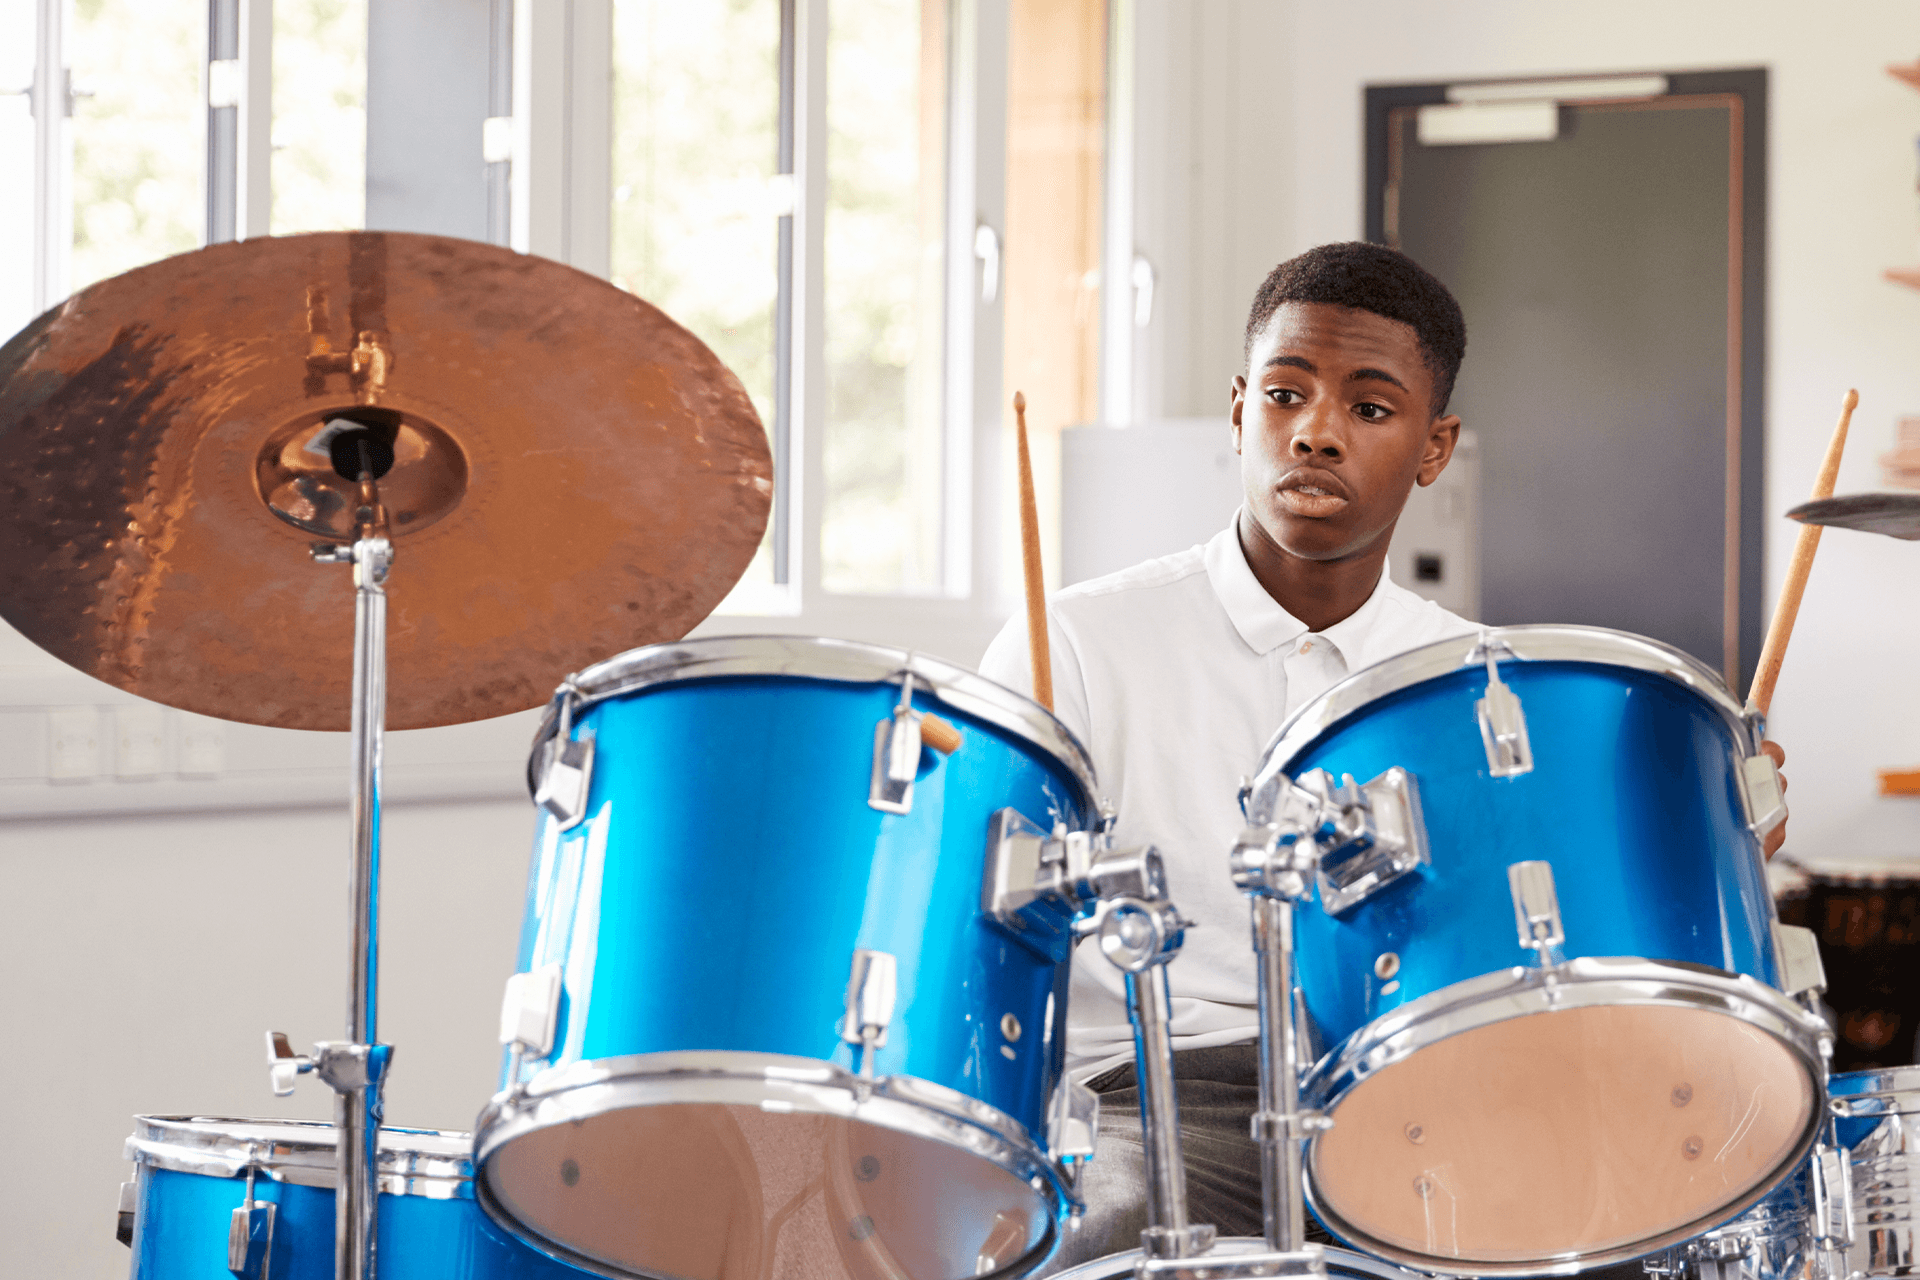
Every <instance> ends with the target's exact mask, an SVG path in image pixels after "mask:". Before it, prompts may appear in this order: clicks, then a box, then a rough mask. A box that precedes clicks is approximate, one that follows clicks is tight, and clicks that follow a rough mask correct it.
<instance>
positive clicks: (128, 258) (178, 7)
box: [67, 0, 206, 293]
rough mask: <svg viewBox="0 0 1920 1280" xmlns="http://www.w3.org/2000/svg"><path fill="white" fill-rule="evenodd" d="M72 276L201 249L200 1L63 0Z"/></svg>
mask: <svg viewBox="0 0 1920 1280" xmlns="http://www.w3.org/2000/svg"><path fill="white" fill-rule="evenodd" d="M70 12H71V13H72V15H73V25H72V27H70V28H69V29H68V33H67V65H68V66H69V67H71V68H72V70H73V86H74V90H75V92H76V93H78V94H83V95H90V96H83V97H80V98H79V99H78V101H76V102H75V103H74V109H73V122H72V123H73V133H72V136H73V268H72V276H71V278H70V281H69V286H70V287H71V288H72V289H73V290H74V292H76V293H77V292H79V291H80V290H81V289H84V288H86V287H87V286H88V285H90V284H93V283H94V282H96V281H99V280H104V279H106V278H107V277H108V276H115V275H119V274H120V273H121V272H122V271H128V270H131V269H132V268H134V267H138V266H142V265H144V264H146V263H149V262H152V261H154V260H155V259H157V258H164V257H167V256H168V255H170V254H175V253H183V252H185V251H186V250H188V249H193V248H197V247H198V246H199V244H200V233H201V223H202V222H203V220H204V198H203V196H202V194H201V187H200V169H201V165H202V162H203V157H204V156H205V153H206V133H205V125H204V124H203V115H202V111H201V106H200V73H201V64H202V62H203V61H204V60H205V56H206V50H205V41H206V6H205V5H204V4H192V3H183V2H182V0H172V2H171V3H165V4H157V3H152V2H151V0H73V7H72V9H71V10H70Z"/></svg>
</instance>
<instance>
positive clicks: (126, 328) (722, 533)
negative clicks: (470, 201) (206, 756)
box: [0, 232, 772, 729]
mask: <svg viewBox="0 0 1920 1280" xmlns="http://www.w3.org/2000/svg"><path fill="white" fill-rule="evenodd" d="M343 446H345V448H344V452H346V453H348V454H351V455H353V456H352V457H349V458H347V459H340V458H339V457H338V455H339V454H340V453H342V452H343ZM363 448H364V449H366V450H367V451H368V456H369V457H370V459H371V461H372V463H373V466H374V469H375V472H376V474H378V487H379V497H380V500H381V503H382V505H383V506H384V507H385V509H386V512H387V516H388V522H389V527H390V529H391V534H392V537H393V539H394V548H395V549H394V561H393V569H392V572H391V575H390V577H389V578H388V582H387V590H388V594H389V598H390V603H389V611H390V613H389V621H388V672H389V675H388V691H389V693H388V711H387V723H388V725H389V727H391V728H395V729H407V728H421V727H426V726H430V725H444V724H457V723H463V722H466V721H470V720H478V719H483V718H486V717H489V716H496V715H502V714H505V713H507V712H511V711H518V710H523V709H525V708H528V707H532V706H536V705H538V704H540V703H542V702H544V701H545V700H546V699H547V697H548V695H549V694H550V693H551V691H552V689H553V687H554V685H555V684H557V683H558V682H559V680H560V679H561V678H562V677H563V676H564V675H565V674H566V673H567V672H569V671H574V670H577V669H579V668H580V667H582V666H585V665H587V664H589V663H591V662H594V661H598V660H600V659H602V658H606V657H609V656H611V655H612V654H615V653H618V652H621V651H623V650H626V649H630V648H633V647H636V646H639V645H643V644H651V643H657V642H660V641H666V640H674V639H678V638H680V637H681V636H683V635H685V634H686V633H687V631H689V630H690V629H691V628H692V627H693V626H694V625H695V624H696V623H698V622H699V621H700V620H701V619H703V618H705V617H706V616H707V614H708V613H710V612H711V611H712V609H713V607H714V606H715V605H716V604H718V603H719V601H720V600H721V599H722V598H723V597H724V596H725V594H726V593H727V591H728V590H729V589H730V588H731V587H732V585H733V584H734V583H735V582H736V581H737V580H738V579H739V577H740V575H741V574H742V572H743V571H744V570H745V569H746V567H747V565H748V563H749V562H750V561H751V559H752V557H753V554H754V551H755V549H756V548H757V547H758V545H759V543H760V539H761V534H762V533H763V531H764V530H765V528H766V522H767V513H768V509H769V507H770V504H771V496H772V462H771V458H770V456H769V453H768V449H767V443H766V435H765V432H764V430H763V429H762V427H761V425H760V421H759V418H758V415H757V414H756V413H755V412H754V409H753V405H752V403H751V402H750V401H749V400H748V398H747V394H746V392H745V390H744V389H743V388H742V387H741V385H740V383H739V380H738V379H736V378H735V377H734V376H733V374H732V373H730V372H729V371H728V370H727V369H726V367H725V366H723V365H722V364H721V363H720V361H719V359H718V357H716V356H715V355H714V354H713V353H712V352H711V351H710V350H708V349H707V347H706V346H705V345H703V344H702V343H701V342H700V341H699V339H697V338H695V337H694V336H693V335H692V334H690V333H688V332H687V331H686V330H685V329H683V328H682V327H681V326H679V325H678V324H676V323H675V322H674V321H673V320H671V319H669V318H668V317H667V316H666V315H665V314H664V313H663V312H661V311H659V310H658V309H657V308H655V307H653V306H651V305H649V304H647V303H646V302H643V301H641V300H640V299H638V298H636V297H633V296H632V295H630V294H628V293H625V292H624V291H622V290H620V289H617V288H615V287H614V286H613V285H611V284H608V283H606V282H605V281H602V280H599V279H596V278H594V277H592V276H589V275H587V274H585V273H584V272H580V271H576V270H574V269H573V268H571V267H568V266H565V265H563V264H561V263H558V262H554V261H551V260H549V259H545V258H539V257H533V256H530V255H525V254H519V253H514V252H511V251H509V250H506V249H501V248H497V247H494V246H491V245H484V244H478V243H474V242H471V241H464V240H453V239H448V238H443V237H438V236H421V235H409V234H401V233H395V232H339V233H325V234H319V235H304V236H290V237H282V238H273V239H258V240H247V241H243V242H240V243H237V244H225V245H217V246H214V247H211V248H207V249H202V250H199V251H197V252H194V253H187V254H182V255H180V256H178V257H174V258H168V259H165V260H163V261H161V262H157V263H154V264H152V265H151V266H146V267H141V268H139V269H137V270H134V271H130V272H127V273H126V274H125V275H121V276H117V277H114V278H113V279H110V280H106V281H102V282H101V283H99V284H96V285H94V286H92V287H91V288H89V289H86V290H84V291H83V292H81V293H79V294H77V295H75V296H74V297H72V298H70V299H68V300H67V301H66V302H64V303H62V304H61V305H60V306H58V307H56V308H54V309H53V310H52V311H49V312H48V313H46V314H45V315H43V316H41V317H40V318H39V319H38V320H36V321H35V322H33V323H32V324H31V325H29V326H28V327H27V328H26V329H24V330H22V331H21V332H20V333H19V334H18V335H16V336H15V337H14V338H13V339H12V340H11V341H10V342H8V343H7V344H6V345H5V346H4V347H0V546H5V547H6V549H7V554H6V555H5V556H3V557H0V615H4V616H5V618H6V620H7V621H8V622H10V623H12V624H13V625H14V626H15V627H17V628H18V629H19V630H20V631H21V632H23V633H24V634H25V635H27V636H28V637H29V638H30V639H32V640H33V641H34V642H36V643H37V644H39V645H40V646H41V647H43V648H45V649H47V650H48V651H49V652H51V653H53V654H54V655H55V656H57V657H59V658H61V659H63V660H65V661H66V662H69V663H71V664H72V665H73V666H75V667H78V668H79V669H80V670H82V671H85V672H87V673H88V674H90V675H93V676H96V677H98V678H100V679H102V680H105V681H107V682H108V683H110V684H113V685H116V686H118V687H120V688H122V689H125V690H127V691H129V692H131V693H135V694H138V695H140V696H142V697H146V698H151V699H154V700H155V701H158V702H163V703H167V704H169V705H172V706H176V707H181V708H184V709H186V710H189V711H196V712H200V713H202V714H206V715H211V716H217V717H220V718H222V719H227V720H237V721H244V722H248V723H254V724H268V725H278V726H281V727H284V728H294V729H345V728H347V727H348V723H349V717H350V692H351V687H352V640H353V603H352V599H353V591H352V586H351V581H350V573H351V570H349V569H345V568H340V567H330V566H327V565H320V564H316V563H314V561H313V559H312V556H311V548H312V546H313V545H314V544H315V543H316V542H317V541H324V542H334V543H338V542H344V541H349V540H351V539H352V537H353V536H354V512H355V509H356V506H357V504H358V496H359V490H358V486H357V484H356V482H355V480H353V479H349V478H348V476H349V475H355V476H357V474H358V465H357V461H356V459H357V457H358V456H359V453H360V450H361V449H363ZM389 458H390V459H391V461H390V462H389V461H388V459H389ZM336 462H340V463H342V465H336ZM383 468H384V474H379V473H380V472H381V471H382V469H383Z"/></svg>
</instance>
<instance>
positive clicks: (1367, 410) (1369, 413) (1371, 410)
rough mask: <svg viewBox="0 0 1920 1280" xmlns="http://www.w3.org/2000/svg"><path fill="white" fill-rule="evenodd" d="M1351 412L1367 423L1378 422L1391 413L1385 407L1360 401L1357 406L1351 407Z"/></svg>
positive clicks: (1368, 401)
mask: <svg viewBox="0 0 1920 1280" xmlns="http://www.w3.org/2000/svg"><path fill="white" fill-rule="evenodd" d="M1353 411H1354V412H1355V413H1357V414H1359V415H1360V416H1361V417H1363V418H1365V419H1366V420H1367V421H1368V422H1378V421H1380V419H1382V418H1384V417H1386V416H1387V415H1388V414H1390V413H1392V412H1393V410H1391V409H1389V408H1387V406H1385V405H1383V404H1375V403H1373V402H1372V401H1371V400H1363V401H1361V402H1360V403H1359V404H1357V405H1355V406H1353Z"/></svg>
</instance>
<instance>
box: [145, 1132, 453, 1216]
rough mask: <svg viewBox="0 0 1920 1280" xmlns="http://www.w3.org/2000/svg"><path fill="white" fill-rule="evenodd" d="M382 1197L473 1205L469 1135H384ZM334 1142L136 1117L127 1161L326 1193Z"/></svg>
mask: <svg viewBox="0 0 1920 1280" xmlns="http://www.w3.org/2000/svg"><path fill="white" fill-rule="evenodd" d="M379 1147H380V1156H379V1179H380V1191H381V1193H382V1194H383V1195H394V1196H423V1197H425V1198H427V1199H429V1200H470V1199H472V1198H473V1184H472V1171H473V1165H472V1163H471V1160H470V1158H469V1157H470V1154H471V1152H472V1150H473V1138H472V1135H470V1134H466V1133H461V1132H457V1131H454V1130H446V1129H392V1128H386V1127H384V1126H383V1127H382V1128H381V1129H380V1138H379ZM337 1149H338V1135H337V1132H336V1130H335V1129H334V1126H333V1125H331V1124H328V1123H325V1122H324V1121H319V1120H266V1119H223V1118H218V1117H213V1116H135V1117H134V1130H133V1136H132V1137H130V1138H128V1139H127V1149H126V1155H127V1159H128V1160H130V1161H132V1162H133V1163H134V1164H136V1165H144V1166H146V1167H147V1168H150V1169H165V1170H168V1171H169V1172H173V1173H193V1174H200V1175H202V1176H204V1177H210V1178H237V1177H240V1176H242V1175H243V1174H245V1173H246V1172H247V1170H248V1169H249V1168H252V1169H253V1170H255V1171H256V1172H258V1173H259V1174H260V1176H262V1177H265V1178H267V1179H269V1180H271V1181H274V1182H284V1183H288V1184H291V1185H293V1186H301V1187H319V1188H322V1189H324V1190H327V1191H332V1190H333V1189H334V1186H335V1184H336V1181H337V1175H336V1173H335V1165H336V1163H337Z"/></svg>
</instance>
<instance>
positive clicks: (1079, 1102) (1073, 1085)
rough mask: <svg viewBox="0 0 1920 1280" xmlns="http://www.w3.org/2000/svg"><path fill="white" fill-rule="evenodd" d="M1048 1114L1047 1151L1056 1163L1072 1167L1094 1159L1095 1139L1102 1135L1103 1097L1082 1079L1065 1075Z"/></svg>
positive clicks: (1054, 1091)
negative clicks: (1101, 1112) (1101, 1101)
mask: <svg viewBox="0 0 1920 1280" xmlns="http://www.w3.org/2000/svg"><path fill="white" fill-rule="evenodd" d="M1048 1111H1049V1114H1048V1116H1047V1150H1048V1152H1049V1153H1050V1154H1051V1155H1052V1156H1053V1158H1054V1160H1055V1161H1057V1162H1059V1163H1060V1164H1062V1165H1071V1164H1077V1163H1079V1162H1080V1161H1082V1160H1087V1159H1090V1158H1092V1156H1093V1145H1094V1140H1095V1139H1096V1138H1098V1137H1099V1135H1100V1095H1099V1094H1097V1093H1095V1092H1094V1091H1093V1090H1091V1089H1089V1088H1087V1086H1086V1085H1084V1084H1081V1083H1080V1082H1079V1081H1078V1080H1075V1079H1072V1078H1071V1077H1068V1076H1061V1077H1060V1083H1059V1084H1057V1085H1055V1086H1054V1088H1053V1106H1052V1107H1050V1108H1048Z"/></svg>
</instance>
